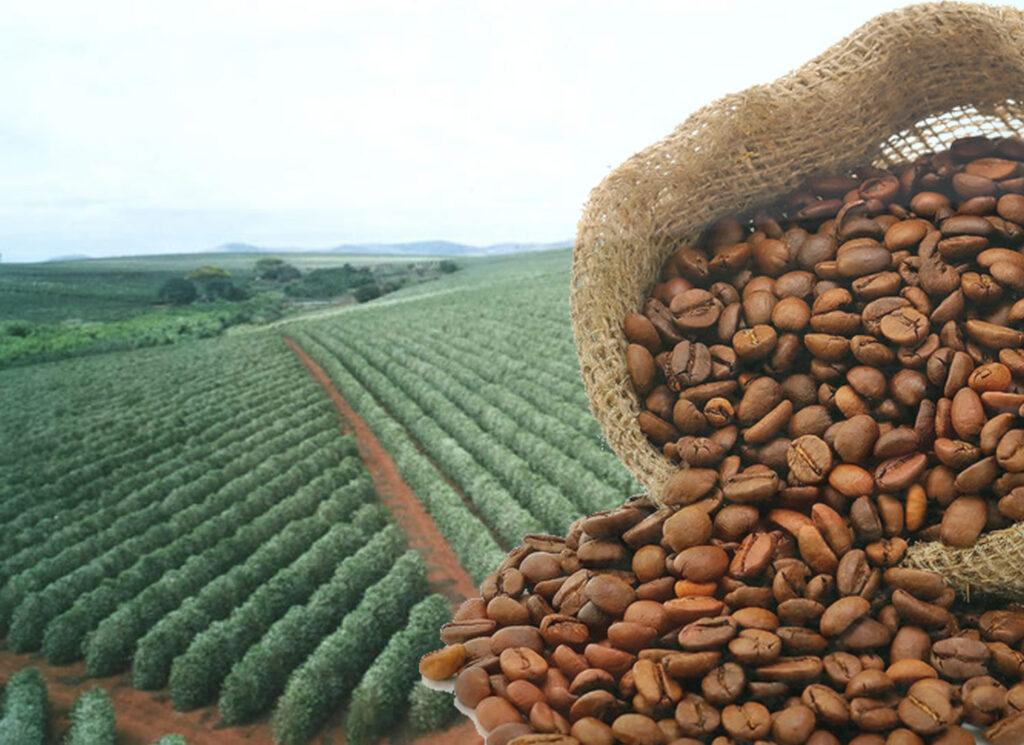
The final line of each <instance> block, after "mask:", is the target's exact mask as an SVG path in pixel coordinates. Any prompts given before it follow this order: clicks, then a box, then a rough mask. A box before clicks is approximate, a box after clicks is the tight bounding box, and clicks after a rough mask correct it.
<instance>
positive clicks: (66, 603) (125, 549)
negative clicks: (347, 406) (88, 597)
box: [4, 427, 337, 652]
mask: <svg viewBox="0 0 1024 745" xmlns="http://www.w3.org/2000/svg"><path fill="white" fill-rule="evenodd" d="M312 429H313V430H314V431H315V429H316V427H312ZM307 434H311V433H307ZM332 438H333V440H334V441H335V442H336V441H337V437H336V434H335V433H334V432H330V431H327V432H321V433H320V434H318V435H314V436H312V437H311V438H309V439H306V440H305V441H302V440H300V441H299V443H298V444H297V445H295V446H294V447H293V448H292V449H291V450H289V451H287V452H284V453H280V452H279V453H275V454H273V455H270V456H269V457H265V458H264V459H263V461H262V462H261V463H260V465H259V466H257V467H256V468H255V469H254V470H252V471H250V472H249V473H247V474H245V475H243V476H241V477H239V478H236V479H234V480H232V481H231V482H230V483H228V484H227V485H226V486H224V487H223V488H221V489H219V490H217V491H216V492H215V493H213V494H210V495H208V496H207V497H206V498H205V499H202V500H201V501H199V502H197V503H194V504H192V505H190V506H187V507H185V508H184V509H182V510H181V511H180V512H178V513H177V514H174V515H173V516H169V518H168V517H166V516H165V517H164V518H163V519H158V518H159V515H150V519H149V521H147V523H146V524H144V525H141V526H136V530H135V531H134V532H129V531H128V530H126V531H125V533H124V534H123V536H122V540H121V542H120V543H118V544H117V545H115V546H114V547H113V548H111V549H109V550H108V551H106V552H105V553H103V554H101V555H99V556H97V557H95V558H94V559H92V560H91V561H88V562H87V563H84V564H82V565H78V566H77V567H76V566H75V565H73V564H72V565H70V566H67V567H64V569H65V571H66V573H65V574H64V575H63V576H61V577H60V578H59V579H57V580H56V581H53V582H51V583H50V584H48V585H46V586H45V587H44V588H42V589H41V590H39V591H38V592H35V593H32V594H31V595H28V596H27V597H26V598H25V599H24V600H22V602H21V603H20V604H19V605H18V606H17V608H15V610H14V612H13V613H12V614H11V626H10V631H9V634H8V644H9V645H10V647H11V649H13V650H15V651H19V652H24V651H34V650H36V649H38V648H39V645H40V644H41V643H42V640H43V630H44V629H45V628H46V625H47V624H48V623H49V622H50V620H52V619H54V618H56V617H57V616H59V615H61V614H62V613H64V612H65V611H66V610H68V609H69V608H70V607H71V606H72V605H73V604H74V603H75V601H76V600H77V599H78V598H80V597H81V596H83V595H85V594H87V593H88V592H90V591H91V590H93V589H94V588H97V589H100V588H98V586H99V585H100V583H101V582H102V581H103V580H104V579H107V578H112V577H115V576H116V575H118V574H120V573H121V572H123V571H124V570H126V569H128V568H130V567H132V566H133V565H134V564H136V563H137V562H139V563H140V568H142V569H145V570H147V571H152V566H151V565H153V564H154V562H152V561H146V560H145V559H144V557H146V556H147V554H151V553H153V552H154V551H156V550H157V549H160V548H164V547H168V546H169V545H171V544H176V545H175V548H179V549H180V548H183V547H184V545H185V544H186V543H188V544H189V545H190V549H189V550H191V549H194V548H195V547H196V546H197V545H198V546H202V545H203V544H202V543H197V542H196V541H195V540H194V536H192V535H191V533H192V531H193V529H195V528H196V527H198V526H201V525H202V524H203V523H205V522H207V521H209V520H211V519H214V518H216V517H217V516H218V515H221V514H223V513H224V512H226V511H227V510H230V509H232V508H233V507H238V506H240V505H244V504H245V501H243V500H251V503H252V504H254V505H268V500H272V499H273V498H274V495H273V494H271V493H269V492H268V490H266V489H262V488H260V487H262V486H263V485H264V484H265V483H266V482H268V481H271V480H275V481H278V482H279V485H280V486H281V487H282V488H284V489H287V488H288V486H289V485H292V486H298V485H299V484H300V483H301V482H302V480H304V479H305V478H306V476H307V474H308V473H309V472H310V471H311V470H315V469H317V468H320V467H325V466H326V465H328V464H329V462H330V461H331V460H332V456H331V455H329V450H328V448H329V447H330V445H331V442H332ZM318 448H322V449H321V450H319V451H318ZM289 464H293V465H292V467H291V468H288V469H287V471H288V476H287V478H283V479H274V475H275V474H278V473H280V472H282V471H284V470H286V466H288V465H289ZM268 506H269V505H268ZM215 525H217V526H219V527H220V528H221V529H222V530H227V529H228V527H230V526H231V524H230V523H228V522H225V521H216V522H215ZM234 527H237V524H235V526H234ZM203 539H204V540H206V539H207V536H206V535H205V534H204V537H203ZM62 555H63V554H62ZM179 555H180V553H179V552H177V551H175V552H171V553H164V554H161V556H160V559H159V560H158V562H157V563H159V562H160V561H163V562H164V566H165V568H169V566H173V564H170V565H166V562H167V561H173V560H174V558H175V557H177V556H179ZM185 556H187V554H185ZM140 557H142V558H141V560H140ZM182 560H184V559H182ZM161 573H162V572H161ZM157 576H159V575H157ZM10 587H11V584H8V585H7V586H6V587H5V588H4V590H8V589H9V588H10Z"/></svg>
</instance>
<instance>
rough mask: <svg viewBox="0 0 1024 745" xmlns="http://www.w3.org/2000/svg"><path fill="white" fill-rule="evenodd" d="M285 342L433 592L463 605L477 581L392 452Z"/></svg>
mask: <svg viewBox="0 0 1024 745" xmlns="http://www.w3.org/2000/svg"><path fill="white" fill-rule="evenodd" d="M284 341H285V344H287V345H288V346H289V347H290V348H291V350H292V351H293V352H295V354H296V355H297V356H298V358H299V359H300V360H301V361H302V364H303V365H305V366H306V369H308V370H309V374H310V375H312V376H313V378H314V379H315V380H316V381H317V382H318V383H319V384H320V385H321V386H323V389H324V391H325V392H326V393H327V395H328V396H329V397H330V399H331V401H332V402H333V403H334V406H335V408H336V409H337V410H338V416H339V418H340V419H341V422H342V427H343V428H344V430H345V431H346V432H353V433H355V436H356V441H357V442H358V444H359V456H360V457H361V458H362V460H363V465H365V466H366V469H367V470H368V471H369V472H370V475H371V476H372V477H373V483H374V485H375V486H376V488H377V493H378V494H379V495H380V499H381V502H383V503H384V505H385V506H386V507H387V508H388V509H389V510H390V511H391V514H392V515H393V516H394V518H395V522H396V523H398V527H399V528H401V529H402V532H403V533H404V534H405V537H406V539H407V540H408V542H409V547H410V548H413V549H415V550H416V551H418V552H419V553H420V554H421V555H422V556H423V561H424V562H425V563H426V565H427V579H428V580H429V582H430V589H431V591H432V592H436V593H439V594H442V595H444V596H445V597H447V598H448V599H449V600H451V601H452V602H453V603H458V602H462V601H463V600H465V599H466V598H469V597H473V596H474V595H476V594H477V593H476V587H475V586H474V584H473V580H472V579H470V577H469V574H467V573H466V570H465V569H463V568H462V565H461V564H459V560H458V558H456V556H455V552H454V551H452V548H451V546H449V545H448V542H447V541H446V540H445V539H444V536H443V535H441V531H439V530H438V529H437V525H435V524H434V520H433V519H432V518H431V517H430V515H428V514H427V511H426V510H425V509H423V505H422V504H420V502H419V500H418V499H416V495H415V494H413V491H412V489H410V488H409V485H408V484H406V483H405V481H404V480H403V479H402V476H401V474H400V473H399V472H398V467H397V466H396V465H395V461H394V460H392V458H391V456H390V455H389V454H388V451H387V450H385V449H384V448H383V447H382V446H381V444H380V442H379V441H378V440H377V438H376V437H375V436H374V434H373V432H372V431H371V430H370V428H369V427H368V426H367V425H366V422H364V421H363V420H362V418H360V416H359V415H358V414H356V412H355V411H353V409H352V407H351V406H349V405H348V403H347V402H346V401H345V399H344V398H342V396H341V393H339V392H338V389H337V388H335V387H334V383H332V382H331V379H330V378H329V377H327V373H325V372H324V371H323V368H321V367H320V366H319V365H318V364H316V362H314V361H313V360H312V359H311V358H310V357H309V355H307V354H306V352H305V351H304V350H303V349H302V347H300V346H299V345H298V344H296V343H295V342H294V341H293V340H292V339H289V338H287V337H285V340H284Z"/></svg>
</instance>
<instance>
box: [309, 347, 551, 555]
mask: <svg viewBox="0 0 1024 745" xmlns="http://www.w3.org/2000/svg"><path fill="white" fill-rule="evenodd" d="M324 342H325V343H324V346H326V347H327V348H328V350H329V351H330V352H331V353H332V354H334V355H336V356H337V358H338V360H339V361H340V362H341V363H342V364H343V365H344V366H345V367H346V368H347V369H348V370H349V372H351V373H352V374H353V375H354V376H355V377H356V378H357V379H358V380H359V382H360V383H361V384H362V385H363V386H365V387H366V389H367V390H368V391H369V392H370V393H371V394H373V396H374V397H376V398H377V399H378V400H379V401H380V402H381V404H382V405H383V406H384V408H385V409H387V411H388V412H389V413H390V414H391V415H392V416H393V417H394V418H395V419H396V420H398V421H399V422H401V424H402V425H403V426H405V427H406V428H407V429H408V430H409V432H410V434H411V435H412V436H413V437H415V438H416V440H417V442H418V443H419V444H420V446H421V447H422V448H423V449H424V451H425V452H426V453H427V454H428V455H429V456H430V457H431V458H433V459H434V461H436V462H437V464H438V466H439V467H440V468H441V469H442V470H443V471H444V473H446V474H447V475H448V476H450V477H451V478H452V479H453V480H454V481H455V482H456V483H458V484H459V486H460V487H461V488H462V490H463V491H464V492H465V493H466V496H468V497H469V499H470V500H471V501H472V502H473V506H474V507H475V508H476V510H477V512H478V513H479V514H480V517H481V519H483V521H484V522H485V523H486V524H487V526H488V527H489V528H490V529H491V530H492V531H493V532H494V533H495V534H496V535H497V536H498V537H499V538H500V540H501V541H502V543H503V544H504V545H506V546H514V545H516V542H517V541H520V540H522V537H523V536H524V535H526V534H527V533H542V532H544V526H543V525H542V524H541V522H540V521H539V520H538V519H537V518H535V517H534V516H533V515H531V514H530V513H529V512H528V511H527V510H526V509H525V508H524V507H523V506H522V505H521V504H519V503H518V502H517V501H516V500H515V498H514V497H513V496H512V495H511V494H509V492H508V490H506V489H505V487H504V486H502V484H501V483H500V482H499V481H498V479H496V478H495V477H494V476H493V475H492V474H491V473H490V472H489V471H488V470H487V469H485V468H484V467H482V466H481V465H480V464H479V463H478V462H477V461H476V460H475V459H474V458H473V456H472V455H471V454H470V453H469V452H468V451H467V450H466V449H465V448H464V447H462V445H461V444H460V443H459V442H457V441H456V440H455V439H454V438H453V437H452V436H451V435H450V434H449V433H448V432H446V431H445V430H444V429H442V428H441V427H440V426H439V425H438V424H437V423H436V422H434V421H433V420H431V419H430V417H429V416H428V415H427V413H426V412H425V411H424V410H423V409H422V408H421V407H420V406H419V405H418V404H417V403H416V402H415V401H413V400H412V399H410V398H409V397H408V396H407V395H405V393H404V392H403V391H402V390H400V389H399V388H398V387H397V386H396V385H395V383H394V381H392V380H391V379H390V378H388V377H387V375H385V374H384V373H382V372H381V371H380V370H378V369H376V368H375V367H373V366H372V365H370V364H369V363H368V362H367V361H366V359H365V358H363V357H361V356H360V355H359V354H357V353H356V352H355V351H354V350H353V349H352V348H351V347H350V346H349V345H348V344H347V343H346V344H342V343H340V342H338V341H336V340H330V339H325V340H324Z"/></svg>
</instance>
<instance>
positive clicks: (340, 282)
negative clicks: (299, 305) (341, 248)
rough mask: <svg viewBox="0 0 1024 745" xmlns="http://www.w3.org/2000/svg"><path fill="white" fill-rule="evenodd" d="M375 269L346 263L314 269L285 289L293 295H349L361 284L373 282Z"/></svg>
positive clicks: (318, 296) (308, 296)
mask: <svg viewBox="0 0 1024 745" xmlns="http://www.w3.org/2000/svg"><path fill="white" fill-rule="evenodd" d="M373 281H374V278H373V271H372V270H371V269H370V268H369V267H365V266H353V265H352V264H345V265H344V266H340V267H333V268H331V269H314V270H313V271H311V272H309V273H308V274H306V276H304V277H303V278H302V280H301V281H299V282H295V283H293V284H290V285H289V286H288V287H287V289H286V290H285V291H286V292H287V293H288V294H289V295H291V296H293V297H304V298H331V297H338V296H339V295H347V294H348V293H350V292H352V290H353V289H355V288H356V287H359V286H360V285H365V284H372V283H373Z"/></svg>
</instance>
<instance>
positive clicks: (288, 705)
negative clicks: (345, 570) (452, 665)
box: [273, 551, 427, 745]
mask: <svg viewBox="0 0 1024 745" xmlns="http://www.w3.org/2000/svg"><path fill="white" fill-rule="evenodd" d="M426 594H427V572H426V568H425V567H424V565H423V557H421V556H420V555H419V554H418V553H416V552H415V551H408V552H406V553H405V554H404V555H403V556H402V557H401V558H400V559H399V560H398V561H397V562H395V565H394V566H393V567H392V568H391V571H390V572H388V574H387V576H386V577H385V578H384V579H382V580H380V582H378V583H377V584H375V585H373V586H372V587H371V588H370V589H368V590H367V591H366V594H365V595H364V596H363V599H362V600H361V601H360V602H359V605H357V606H356V608H355V610H353V611H352V612H351V613H349V614H348V615H347V616H345V619H344V620H343V621H342V622H341V627H340V628H339V629H338V630H337V631H335V632H334V633H333V634H331V635H330V636H328V637H327V638H326V639H324V640H323V641H322V642H321V643H320V645H319V646H318V647H317V648H316V650H315V651H314V652H313V654H311V655H310V656H309V659H307V660H306V661H305V662H304V663H303V664H302V667H300V668H299V669H298V670H296V671H295V672H294V673H293V674H292V676H291V677H290V678H289V679H288V685H287V686H286V687H285V691H284V694H283V695H282V696H281V698H280V700H279V701H278V704H277V708H276V709H275V711H274V717H273V727H274V735H275V737H276V738H277V741H278V742H279V743H280V745H296V744H297V743H306V742H308V741H309V740H310V739H311V738H312V737H313V735H314V734H316V732H317V730H319V729H320V728H321V727H322V726H323V724H324V722H325V721H326V720H327V718H328V717H329V716H330V715H331V714H332V713H333V712H334V711H336V710H337V709H338V707H339V706H341V704H342V703H343V702H344V700H345V698H346V696H347V695H348V694H349V693H350V692H351V691H352V689H353V688H354V687H355V686H356V684H357V683H358V681H359V678H360V677H361V675H362V673H363V671H364V670H366V668H367V667H368V666H369V665H370V663H371V662H373V660H374V658H376V656H377V655H378V654H379V653H380V652H381V650H382V649H383V648H384V646H385V645H386V644H387V642H388V639H390V638H391V636H392V635H393V634H394V633H396V632H397V631H398V630H399V629H401V628H402V627H403V626H404V625H405V621H406V618H407V617H408V615H409V610H410V609H411V608H412V606H413V605H415V604H416V603H417V602H418V601H419V600H420V599H421V598H423V597H424V596H425V595H426Z"/></svg>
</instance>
